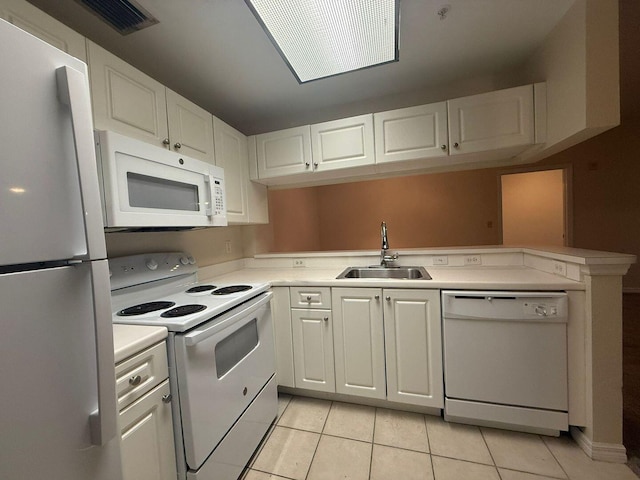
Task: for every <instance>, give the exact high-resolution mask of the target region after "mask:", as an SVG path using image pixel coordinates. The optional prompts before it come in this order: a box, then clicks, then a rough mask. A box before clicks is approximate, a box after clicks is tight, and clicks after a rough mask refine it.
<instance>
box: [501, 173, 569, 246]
mask: <svg viewBox="0 0 640 480" xmlns="http://www.w3.org/2000/svg"><path fill="white" fill-rule="evenodd" d="M500 179H501V191H502V243H503V244H504V245H527V244H528V245H556V246H563V245H564V244H565V243H564V226H565V225H564V208H563V205H564V178H563V171H562V170H544V171H540V172H527V173H513V174H509V175H502V176H501V178H500ZM558 207H560V208H558Z"/></svg>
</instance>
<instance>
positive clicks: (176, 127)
mask: <svg viewBox="0 0 640 480" xmlns="http://www.w3.org/2000/svg"><path fill="white" fill-rule="evenodd" d="M166 95H167V119H168V122H169V140H170V145H169V148H171V150H173V151H175V152H180V153H183V154H185V155H187V156H189V157H192V158H197V159H198V160H203V161H205V162H209V163H214V157H213V122H212V118H213V116H212V115H211V114H210V113H209V112H207V111H206V110H204V109H203V108H200V107H199V106H197V105H196V104H195V103H193V102H190V101H189V100H187V99H186V98H184V97H181V96H180V95H178V94H177V93H176V92H174V91H172V90H169V89H168V88H167V89H166ZM225 178H226V172H225ZM228 194H229V192H228V190H227V195H228Z"/></svg>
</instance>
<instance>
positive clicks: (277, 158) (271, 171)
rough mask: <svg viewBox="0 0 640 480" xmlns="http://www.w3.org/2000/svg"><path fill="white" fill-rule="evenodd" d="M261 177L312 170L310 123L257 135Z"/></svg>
mask: <svg viewBox="0 0 640 480" xmlns="http://www.w3.org/2000/svg"><path fill="white" fill-rule="evenodd" d="M256 148H257V160H258V176H259V178H270V177H279V176H285V175H293V174H298V173H304V172H310V171H311V130H310V129H309V125H304V126H302V127H294V128H288V129H286V130H278V131H276V132H269V133H263V134H260V135H256Z"/></svg>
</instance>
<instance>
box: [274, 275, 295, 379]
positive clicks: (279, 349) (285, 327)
mask: <svg viewBox="0 0 640 480" xmlns="http://www.w3.org/2000/svg"><path fill="white" fill-rule="evenodd" d="M271 292H272V293H273V297H272V298H271V316H272V318H273V330H274V339H275V346H276V379H277V381H278V385H279V386H283V387H294V386H295V380H294V369H293V337H292V331H291V302H290V300H289V287H272V288H271Z"/></svg>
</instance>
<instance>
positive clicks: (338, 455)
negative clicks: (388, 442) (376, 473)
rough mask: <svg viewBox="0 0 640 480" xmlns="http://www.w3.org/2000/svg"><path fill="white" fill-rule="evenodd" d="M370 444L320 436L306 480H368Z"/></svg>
mask: <svg viewBox="0 0 640 480" xmlns="http://www.w3.org/2000/svg"><path fill="white" fill-rule="evenodd" d="M370 463H371V444H370V443H365V442H359V441H356V440H349V439H347V438H338V437H331V436H328V435H322V437H321V438H320V443H319V444H318V450H317V451H316V454H315V456H314V457H313V462H311V469H310V470H309V475H308V477H307V480H336V479H338V478H339V479H342V480H368V478H369V465H370Z"/></svg>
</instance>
